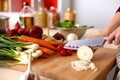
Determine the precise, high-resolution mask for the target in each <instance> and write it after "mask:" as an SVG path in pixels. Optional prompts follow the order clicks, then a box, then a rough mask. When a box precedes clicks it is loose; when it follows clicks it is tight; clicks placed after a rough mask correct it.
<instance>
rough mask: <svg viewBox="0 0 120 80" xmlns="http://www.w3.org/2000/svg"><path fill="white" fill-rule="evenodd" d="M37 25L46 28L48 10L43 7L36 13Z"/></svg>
mask: <svg viewBox="0 0 120 80" xmlns="http://www.w3.org/2000/svg"><path fill="white" fill-rule="evenodd" d="M35 25H38V26H40V27H43V28H46V27H47V12H46V10H45V9H44V8H43V7H40V8H39V11H38V12H37V13H36V15H35Z"/></svg>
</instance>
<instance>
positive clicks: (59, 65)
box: [0, 44, 116, 80]
mask: <svg viewBox="0 0 120 80" xmlns="http://www.w3.org/2000/svg"><path fill="white" fill-rule="evenodd" d="M107 46H108V44H107ZM105 47H106V46H105ZM105 47H104V48H100V49H98V50H97V51H96V52H95V53H94V57H93V59H92V61H93V62H94V63H95V65H96V66H97V67H98V71H97V72H93V71H92V70H87V71H82V72H79V71H76V70H74V69H73V68H72V67H71V61H73V60H77V59H78V58H77V56H76V53H75V54H74V55H73V56H69V57H61V56H59V55H55V56H52V57H50V58H48V59H37V60H36V61H34V62H33V66H32V67H33V70H34V71H35V72H37V73H38V74H40V75H42V76H45V77H49V78H52V79H54V80H81V79H82V80H104V79H105V78H106V75H107V74H108V73H109V71H110V70H111V69H112V68H113V66H114V65H115V55H116V49H112V48H105ZM5 68H9V69H10V70H11V69H14V70H17V71H25V70H26V65H16V66H7V67H5ZM15 74H16V73H15ZM0 75H1V74H0ZM16 75H17V74H16ZM0 80H1V79H0ZM45 80H46V79H45Z"/></svg>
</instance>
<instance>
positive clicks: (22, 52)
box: [0, 35, 42, 65]
mask: <svg viewBox="0 0 120 80" xmlns="http://www.w3.org/2000/svg"><path fill="white" fill-rule="evenodd" d="M38 48H39V45H38V44H35V43H32V42H17V41H14V40H12V39H10V38H8V37H7V36H5V35H0V60H16V61H19V62H17V63H14V64H27V62H28V54H29V53H32V57H33V59H34V58H37V57H39V56H40V55H42V51H41V50H38ZM0 65H13V64H12V63H9V62H4V61H1V62H0Z"/></svg>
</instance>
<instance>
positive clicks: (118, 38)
mask: <svg viewBox="0 0 120 80" xmlns="http://www.w3.org/2000/svg"><path fill="white" fill-rule="evenodd" d="M113 41H114V44H116V45H118V44H120V26H119V27H118V28H117V29H115V30H114V31H113V32H112V33H111V34H110V35H109V36H108V38H107V42H108V43H112V42H113Z"/></svg>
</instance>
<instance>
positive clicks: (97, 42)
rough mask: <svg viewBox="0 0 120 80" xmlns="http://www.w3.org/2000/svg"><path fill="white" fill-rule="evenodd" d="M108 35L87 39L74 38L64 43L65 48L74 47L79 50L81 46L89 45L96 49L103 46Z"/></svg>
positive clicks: (73, 48)
mask: <svg viewBox="0 0 120 80" xmlns="http://www.w3.org/2000/svg"><path fill="white" fill-rule="evenodd" d="M106 39H107V38H106V37H97V38H87V39H80V40H74V41H70V42H68V43H66V44H65V45H64V48H65V49H72V50H77V49H78V48H79V47H80V46H83V45H84V46H89V47H92V48H94V49H96V48H100V47H103V44H104V43H105V40H106Z"/></svg>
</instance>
